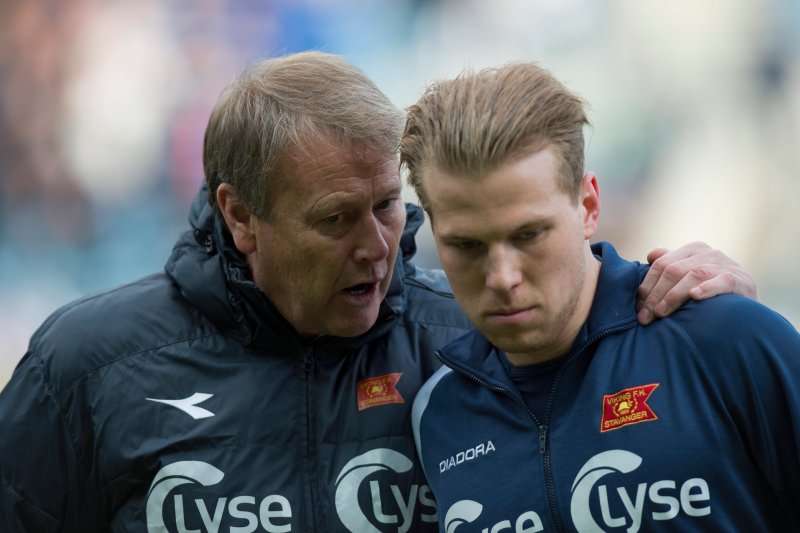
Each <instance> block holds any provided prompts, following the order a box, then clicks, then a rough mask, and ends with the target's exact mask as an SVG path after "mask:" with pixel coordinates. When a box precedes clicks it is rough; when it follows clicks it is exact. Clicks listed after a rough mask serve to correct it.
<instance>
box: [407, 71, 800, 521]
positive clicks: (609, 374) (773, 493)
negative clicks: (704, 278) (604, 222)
mask: <svg viewBox="0 0 800 533" xmlns="http://www.w3.org/2000/svg"><path fill="white" fill-rule="evenodd" d="M586 123H587V119H586V116H585V114H584V110H583V104H582V102H581V100H580V99H579V98H577V97H576V96H574V95H573V94H572V93H570V91H569V90H568V89H567V88H566V87H564V86H563V85H562V84H561V83H560V82H558V81H557V80H556V79H554V78H553V77H552V76H551V75H550V74H549V73H548V72H547V71H545V70H543V69H541V68H539V67H537V66H536V65H533V64H528V63H518V64H511V65H507V66H504V67H501V68H498V69H488V70H485V71H482V72H479V73H477V74H473V73H466V74H462V75H461V76H460V77H458V78H457V79H455V80H450V81H445V82H441V83H438V84H435V85H434V86H432V87H431V88H430V89H429V90H428V91H427V92H426V93H425V94H424V95H423V96H422V98H421V99H420V100H419V102H417V104H416V105H414V106H412V107H411V108H410V111H409V115H408V121H407V125H406V131H405V135H404V138H403V141H402V144H401V148H400V153H401V161H402V163H403V164H405V166H406V167H407V168H408V170H409V181H410V183H411V184H412V185H413V186H414V187H415V189H416V191H417V194H418V195H419V197H420V200H421V203H422V205H423V207H424V208H425V209H426V211H427V212H428V215H429V216H430V218H431V223H432V228H433V232H434V236H435V240H436V246H437V249H438V251H439V256H440V259H441V263H442V266H443V267H444V270H445V273H446V274H447V276H448V279H449V280H450V283H451V286H452V288H453V293H454V294H455V297H456V300H457V301H458V303H459V304H460V305H461V307H462V309H464V310H465V312H466V314H467V316H468V317H469V318H470V320H471V322H472V323H473V324H474V325H475V328H476V331H472V332H471V333H469V334H467V335H465V336H464V337H462V338H460V339H458V340H456V341H454V342H452V343H451V344H449V345H448V346H446V347H444V348H442V349H441V350H440V351H439V352H438V354H437V355H438V357H439V359H440V360H441V361H442V362H443V363H444V366H443V367H442V369H440V370H439V371H438V372H437V373H436V374H435V375H434V376H433V377H432V378H431V380H429V381H428V382H427V384H426V385H425V386H424V387H423V389H422V390H421V391H420V393H419V394H418V395H417V399H416V401H415V404H414V410H413V424H414V431H415V436H416V439H417V446H418V452H419V454H420V457H421V460H422V463H423V467H424V469H425V471H426V473H427V479H428V482H429V485H430V486H431V488H432V490H433V492H434V495H435V497H436V500H437V503H438V505H439V510H440V512H439V525H440V530H441V531H447V532H448V533H449V532H453V531H456V530H457V531H458V533H461V532H467V531H483V532H488V531H492V532H494V531H517V532H521V531H525V532H533V531H572V530H577V531H581V532H584V531H585V532H589V531H609V530H614V531H617V530H620V531H621V530H627V531H629V532H632V531H638V530H640V529H642V530H646V531H655V530H669V531H676V530H681V531H690V530H691V531H788V530H796V529H797V528H798V527H800V515H799V514H798V503H800V461H798V456H799V454H798V452H799V451H800V448H799V446H800V423H798V422H797V421H798V420H800V393H798V389H797V386H796V384H797V383H798V381H800V358H798V355H800V335H798V333H797V331H795V329H794V328H793V327H792V326H791V325H790V324H789V323H788V322H787V321H786V320H784V319H783V318H782V317H780V316H779V315H777V314H776V313H774V312H772V311H771V310H769V309H767V308H765V307H764V306H762V305H760V304H758V303H756V302H753V301H751V300H747V299H745V298H741V297H738V296H721V297H719V298H715V299H713V300H708V301H704V302H690V303H688V304H686V305H685V306H684V307H683V308H682V309H680V310H679V311H678V312H676V313H675V314H673V315H672V316H670V317H668V318H666V319H663V320H660V321H657V322H655V323H653V324H650V325H648V326H646V327H645V326H642V325H641V324H639V323H638V322H637V319H636V290H637V286H638V285H639V282H640V280H641V279H642V277H643V276H644V274H645V271H646V267H644V266H642V265H639V264H638V263H630V262H627V261H625V260H623V259H621V258H620V257H619V256H618V255H617V254H616V252H615V251H614V248H613V247H612V246H611V245H609V244H607V243H602V244H596V245H590V242H589V240H590V238H591V237H592V235H593V234H594V232H595V229H596V227H597V221H598V218H599V213H600V197H599V190H598V182H597V177H596V176H595V175H594V174H592V173H584V169H583V163H584V161H583V150H584V145H583V127H584V126H585V125H586Z"/></svg>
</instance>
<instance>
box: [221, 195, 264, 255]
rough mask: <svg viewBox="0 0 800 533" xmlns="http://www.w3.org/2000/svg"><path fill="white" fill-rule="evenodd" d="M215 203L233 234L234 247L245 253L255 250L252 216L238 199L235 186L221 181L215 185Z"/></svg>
mask: <svg viewBox="0 0 800 533" xmlns="http://www.w3.org/2000/svg"><path fill="white" fill-rule="evenodd" d="M217 205H219V210H220V212H221V213H222V217H223V218H224V219H225V224H227V226H228V229H229V230H230V232H231V235H232V236H233V242H234V243H235V244H236V248H237V249H238V250H239V251H240V252H242V253H243V254H245V255H247V254H251V253H253V252H254V251H255V250H256V238H255V226H254V224H253V222H254V220H253V219H254V217H253V215H251V214H250V210H249V209H248V208H247V206H246V205H245V204H244V202H243V201H241V200H240V199H239V196H238V195H237V194H236V187H234V186H233V185H231V184H230V183H221V184H220V185H219V187H217Z"/></svg>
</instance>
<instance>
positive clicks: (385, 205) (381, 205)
mask: <svg viewBox="0 0 800 533" xmlns="http://www.w3.org/2000/svg"><path fill="white" fill-rule="evenodd" d="M396 202H397V198H389V199H386V200H384V201H382V202H380V203H379V204H378V205H377V206H376V207H377V208H378V209H380V210H385V209H389V208H391V207H393V206H394V204H395V203H396Z"/></svg>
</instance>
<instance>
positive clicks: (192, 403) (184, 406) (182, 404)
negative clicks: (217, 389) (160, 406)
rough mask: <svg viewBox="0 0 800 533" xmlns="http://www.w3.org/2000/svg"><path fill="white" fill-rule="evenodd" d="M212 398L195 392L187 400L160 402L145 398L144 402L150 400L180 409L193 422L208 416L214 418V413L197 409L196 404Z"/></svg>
mask: <svg viewBox="0 0 800 533" xmlns="http://www.w3.org/2000/svg"><path fill="white" fill-rule="evenodd" d="M212 396H214V395H213V394H206V393H204V392H195V393H194V394H192V395H191V396H189V397H188V398H184V399H182V400H160V399H158V398H145V400H150V401H151V402H159V403H165V404H167V405H171V406H172V407H177V408H178V409H180V410H181V411H183V412H184V413H186V414H187V415H189V416H191V417H192V418H194V419H195V420H198V419H200V418H208V417H210V416H214V413H212V412H211V411H209V410H208V409H203V408H202V407H197V404H198V403H203V402H204V401H206V400H208V399H209V398H211V397H212Z"/></svg>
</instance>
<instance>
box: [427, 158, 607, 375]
mask: <svg viewBox="0 0 800 533" xmlns="http://www.w3.org/2000/svg"><path fill="white" fill-rule="evenodd" d="M560 168H561V167H560V160H559V159H558V157H557V156H556V153H555V151H554V149H553V148H552V147H548V148H545V149H543V150H541V151H539V152H536V153H533V154H531V155H528V156H524V157H523V158H521V159H517V160H514V161H512V162H510V163H506V164H504V165H503V166H501V167H499V168H497V169H496V170H493V171H491V172H489V173H488V174H486V175H485V176H482V177H479V178H478V179H470V178H464V177H460V176H454V175H449V174H447V173H445V172H441V171H440V170H438V169H435V168H429V169H426V171H425V173H424V178H423V179H424V187H425V191H426V192H427V195H428V199H429V206H428V207H429V210H430V213H431V219H432V227H433V232H434V237H435V239H436V247H437V249H438V251H439V257H440V259H441V262H442V266H443V267H444V270H445V272H446V273H447V277H448V278H449V280H450V283H451V284H452V287H453V292H454V294H455V296H456V299H457V300H458V303H459V304H460V305H461V307H462V308H463V309H464V311H465V312H466V314H467V316H468V317H469V318H470V320H471V321H472V323H473V324H474V325H475V326H476V327H477V328H478V329H479V330H480V331H481V332H482V333H483V334H484V335H485V336H486V337H487V338H488V339H489V340H490V341H491V342H492V343H493V344H495V345H496V346H497V347H499V348H500V349H502V350H504V351H505V352H506V353H507V355H508V357H509V359H510V360H511V361H512V362H513V363H515V364H527V363H534V362H539V361H543V360H547V359H550V358H553V357H556V356H558V355H561V354H563V353H565V352H566V351H567V350H569V348H570V345H571V343H572V341H573V340H574V338H575V336H576V335H577V333H578V330H579V328H580V326H581V325H582V324H583V321H584V320H585V318H586V317H587V316H588V313H589V309H590V307H591V302H592V298H593V296H594V286H595V280H596V275H597V271H598V270H599V268H598V266H597V261H596V260H595V259H594V257H593V256H592V254H591V250H590V249H589V246H588V244H589V243H588V239H589V238H590V237H591V235H592V234H593V233H594V231H595V229H596V226H597V216H598V213H599V196H598V190H597V181H596V178H595V177H594V175H592V174H586V176H584V178H583V181H582V183H581V192H580V196H579V198H578V201H577V203H575V202H573V201H572V199H571V198H570V197H569V195H568V194H567V193H566V192H564V191H563V190H562V189H561V187H560V186H559V184H558V173H559V169H560Z"/></svg>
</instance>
